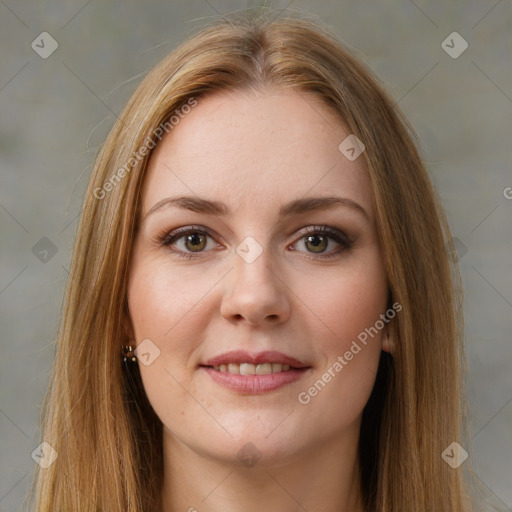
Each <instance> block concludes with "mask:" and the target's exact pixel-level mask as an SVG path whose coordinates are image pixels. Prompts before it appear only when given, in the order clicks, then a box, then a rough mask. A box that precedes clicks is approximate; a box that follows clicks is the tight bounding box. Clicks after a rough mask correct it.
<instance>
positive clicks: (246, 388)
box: [201, 366, 309, 394]
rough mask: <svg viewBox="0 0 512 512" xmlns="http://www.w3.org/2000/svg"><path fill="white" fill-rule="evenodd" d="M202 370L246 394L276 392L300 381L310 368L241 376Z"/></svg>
mask: <svg viewBox="0 0 512 512" xmlns="http://www.w3.org/2000/svg"><path fill="white" fill-rule="evenodd" d="M201 368H202V369H203V370H204V371H205V372H206V373H207V374H208V375H209V376H210V377H211V378H212V379H213V380H214V381H215V382H217V383H218V384H220V385H222V386H224V387H226V388H228V389H231V390H233V391H238V392H239V393H245V394H258V393H265V392H268V391H274V390H276V389H279V388H282V387H283V386H286V385H287V384H292V383H293V382H296V381H298V380H299V379H300V378H301V377H302V376H303V375H304V374H305V373H306V372H307V371H308V370H309V368H300V369H293V370H288V371H286V372H278V373H269V374H268V375H239V374H235V373H229V372H221V371H219V370H214V369H213V368H211V367H207V366H202V367H201Z"/></svg>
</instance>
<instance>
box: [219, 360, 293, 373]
mask: <svg viewBox="0 0 512 512" xmlns="http://www.w3.org/2000/svg"><path fill="white" fill-rule="evenodd" d="M213 369H214V370H217V371H220V372H226V371H227V372H228V373H233V374H235V375H269V374H271V373H279V372H287V371H288V370H289V369H290V365H289V364H281V363H260V364H251V363H241V364H237V363H229V364H221V365H219V366H214V367H213Z"/></svg>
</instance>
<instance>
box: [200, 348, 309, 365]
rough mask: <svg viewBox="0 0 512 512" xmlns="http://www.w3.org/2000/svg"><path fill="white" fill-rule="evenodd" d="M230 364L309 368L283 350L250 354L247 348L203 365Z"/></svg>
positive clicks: (228, 353)
mask: <svg viewBox="0 0 512 512" xmlns="http://www.w3.org/2000/svg"><path fill="white" fill-rule="evenodd" d="M229 364H238V365H242V364H250V365H261V364H271V365H272V364H276V365H277V364H281V365H288V366H289V367H290V368H295V369H300V368H308V365H307V364H305V363H303V362H302V361H299V360H298V359H295V358H294V357H290V356H287V355H286V354H283V353H282V352H276V351H274V350H267V351H264V352H258V353H257V354H250V353H249V352H246V351H245V350H235V351H232V352H226V353H225V354H221V355H220V356H217V357H214V358H212V359H208V361H206V362H205V363H204V364H202V365H201V366H211V367H215V366H219V367H220V366H221V365H229Z"/></svg>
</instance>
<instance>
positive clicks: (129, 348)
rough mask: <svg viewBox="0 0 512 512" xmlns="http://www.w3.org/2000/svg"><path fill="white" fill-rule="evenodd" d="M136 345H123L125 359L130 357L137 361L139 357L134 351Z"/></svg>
mask: <svg viewBox="0 0 512 512" xmlns="http://www.w3.org/2000/svg"><path fill="white" fill-rule="evenodd" d="M133 349H134V347H132V346H131V345H123V361H125V362H126V361H128V359H130V360H131V361H133V362H135V361H137V358H136V357H135V354H134V353H133Z"/></svg>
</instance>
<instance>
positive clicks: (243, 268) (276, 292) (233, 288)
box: [222, 236, 289, 324]
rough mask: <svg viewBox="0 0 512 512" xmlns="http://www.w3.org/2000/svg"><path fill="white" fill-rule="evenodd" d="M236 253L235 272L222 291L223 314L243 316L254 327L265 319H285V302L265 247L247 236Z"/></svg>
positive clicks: (286, 310) (280, 284) (268, 249)
mask: <svg viewBox="0 0 512 512" xmlns="http://www.w3.org/2000/svg"><path fill="white" fill-rule="evenodd" d="M263 243H265V242H263ZM235 252H236V254H234V255H233V256H234V263H233V264H234V271H233V272H232V273H231V278H230V279H229V284H228V285H227V286H228V289H227V290H226V291H225V295H224V298H223V303H222V313H223V314H224V315H225V316H231V317H233V316H237V317H240V316H242V317H244V318H246V319H247V320H248V321H250V322H251V323H255V324H256V323H258V322H260V321H262V320H264V319H265V318H267V317H271V318H276V317H278V318H280V319H281V320H283V319H285V318H286V317H287V315H288V312H289V304H288V299H287V297H286V293H285V290H284V287H283V285H282V283H281V281H280V279H279V278H278V277H277V276H276V271H275V270H274V269H273V267H274V265H273V261H272V251H271V250H270V248H269V247H268V245H267V246H263V245H262V244H260V243H259V242H258V241H257V240H256V239H255V238H254V237H252V236H248V237H246V238H245V239H244V240H242V242H241V243H240V244H239V245H238V246H237V247H236V250H235Z"/></svg>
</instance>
